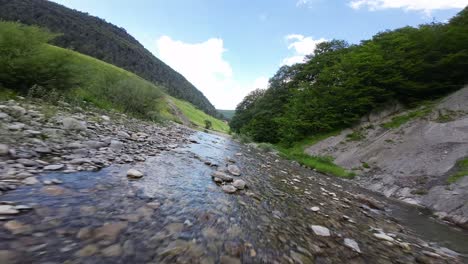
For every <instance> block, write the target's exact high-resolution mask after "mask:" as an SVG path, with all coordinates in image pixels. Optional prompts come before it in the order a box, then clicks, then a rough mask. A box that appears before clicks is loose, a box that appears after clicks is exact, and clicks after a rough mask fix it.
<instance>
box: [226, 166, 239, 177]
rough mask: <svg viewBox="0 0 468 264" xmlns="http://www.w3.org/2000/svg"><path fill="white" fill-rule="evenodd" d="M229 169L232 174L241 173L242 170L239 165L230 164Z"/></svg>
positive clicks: (237, 174)
mask: <svg viewBox="0 0 468 264" xmlns="http://www.w3.org/2000/svg"><path fill="white" fill-rule="evenodd" d="M227 170H228V171H229V173H230V174H232V175H234V176H239V175H241V171H240V169H239V167H237V166H236V165H229V166H228V167H227Z"/></svg>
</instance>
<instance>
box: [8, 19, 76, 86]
mask: <svg viewBox="0 0 468 264" xmlns="http://www.w3.org/2000/svg"><path fill="white" fill-rule="evenodd" d="M55 36H56V35H54V34H51V33H50V32H48V31H47V30H44V29H41V28H38V27H35V26H25V25H22V24H19V23H14V22H0V61H1V63H0V85H1V86H4V87H6V88H10V89H12V90H15V91H17V92H19V93H20V94H26V93H27V92H28V90H29V89H30V88H31V87H32V86H33V85H39V86H42V87H44V88H45V92H48V91H50V90H52V89H58V90H63V89H67V88H71V87H72V86H73V85H74V81H73V69H72V68H71V64H70V63H69V59H70V53H69V52H62V53H56V52H53V51H51V47H50V46H48V45H47V42H48V41H50V40H52V39H53V38H54V37H55Z"/></svg>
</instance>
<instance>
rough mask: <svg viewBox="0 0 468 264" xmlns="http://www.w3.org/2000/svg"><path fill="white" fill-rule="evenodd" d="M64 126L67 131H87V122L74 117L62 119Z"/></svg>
mask: <svg viewBox="0 0 468 264" xmlns="http://www.w3.org/2000/svg"><path fill="white" fill-rule="evenodd" d="M62 125H63V129H65V130H86V122H85V121H79V120H77V119H75V118H73V117H65V118H64V119H62Z"/></svg>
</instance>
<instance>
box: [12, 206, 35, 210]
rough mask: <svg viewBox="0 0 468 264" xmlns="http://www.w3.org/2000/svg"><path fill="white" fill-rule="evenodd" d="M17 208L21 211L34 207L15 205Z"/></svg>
mask: <svg viewBox="0 0 468 264" xmlns="http://www.w3.org/2000/svg"><path fill="white" fill-rule="evenodd" d="M15 209H16V210H19V211H28V210H32V209H33V208H32V207H31V206H27V205H15Z"/></svg>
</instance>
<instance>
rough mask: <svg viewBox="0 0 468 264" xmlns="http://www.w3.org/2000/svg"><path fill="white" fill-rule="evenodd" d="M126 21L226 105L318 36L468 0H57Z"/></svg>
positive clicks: (351, 35) (438, 14)
mask: <svg viewBox="0 0 468 264" xmlns="http://www.w3.org/2000/svg"><path fill="white" fill-rule="evenodd" d="M55 2H58V3H60V4H63V5H65V6H68V7H70V8H73V9H77V10H80V11H83V12H88V13H89V14H91V15H94V16H98V17H101V18H103V19H105V20H107V21H108V22H111V23H113V24H115V25H118V26H120V27H123V28H125V29H126V30H127V32H129V33H130V34H131V35H133V36H134V37H135V38H136V39H137V40H138V41H140V42H141V43H142V44H143V45H144V46H145V47H146V48H147V49H149V50H150V51H151V52H153V53H154V54H155V55H156V56H157V57H158V58H160V59H162V60H163V61H164V62H166V63H167V64H169V65H170V66H171V67H172V68H174V69H175V70H177V71H179V72H180V73H182V74H183V75H184V76H185V77H186V78H187V79H188V80H189V81H190V82H192V83H193V84H194V85H195V86H196V87H197V88H198V89H199V90H201V91H202V92H203V93H204V94H205V95H206V96H207V97H208V99H209V100H210V101H211V102H212V103H213V104H214V105H215V106H216V107H217V108H220V109H234V108H235V106H236V105H237V103H239V102H240V101H241V100H242V98H243V97H244V96H245V95H246V94H247V93H248V92H250V91H251V90H253V89H255V88H265V87H266V86H267V80H268V78H270V77H271V76H273V74H274V73H275V72H276V70H277V69H278V68H279V67H280V66H281V65H283V64H291V63H294V62H299V61H301V60H302V58H303V56H304V55H306V54H308V53H311V52H313V49H314V47H315V45H316V44H317V43H319V42H320V41H324V40H327V39H333V38H336V39H344V40H347V41H348V42H351V43H359V41H360V40H363V39H368V38H370V37H371V36H372V35H374V34H375V33H377V32H379V31H383V30H386V29H395V28H398V27H402V26H406V25H410V26H416V25H419V24H422V23H427V22H431V21H433V20H434V19H435V20H436V21H439V22H444V21H447V20H448V19H449V18H451V17H452V16H454V15H455V14H456V13H457V12H459V11H460V10H461V9H462V8H463V7H465V6H466V5H468V0H250V1H249V0H232V1H228V0H133V1H128V0H99V1H96V0H55Z"/></svg>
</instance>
